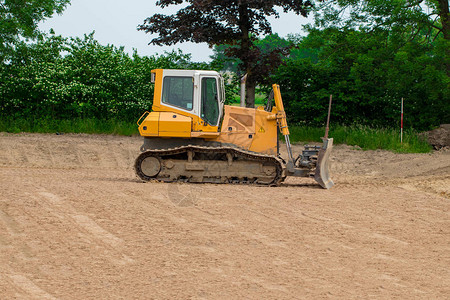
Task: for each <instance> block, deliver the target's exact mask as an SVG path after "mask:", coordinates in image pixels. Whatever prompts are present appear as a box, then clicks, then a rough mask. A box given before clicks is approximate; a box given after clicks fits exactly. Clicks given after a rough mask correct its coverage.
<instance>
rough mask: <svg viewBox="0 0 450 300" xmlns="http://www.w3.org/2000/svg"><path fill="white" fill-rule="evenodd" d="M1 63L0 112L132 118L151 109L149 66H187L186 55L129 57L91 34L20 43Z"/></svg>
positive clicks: (64, 117) (23, 116)
mask: <svg viewBox="0 0 450 300" xmlns="http://www.w3.org/2000/svg"><path fill="white" fill-rule="evenodd" d="M16 49H17V50H16V52H15V54H14V56H13V57H11V61H10V62H9V63H8V64H2V65H0V115H1V116H13V117H15V118H27V119H28V118H29V117H30V116H37V118H41V117H50V118H57V119H73V118H96V119H110V118H116V119H119V120H134V119H135V118H136V117H137V116H138V115H140V114H142V112H143V111H145V110H148V109H149V108H150V107H151V103H152V98H153V85H152V84H151V83H150V76H151V75H150V74H151V70H152V69H153V68H171V69H175V68H189V67H190V66H189V65H188V64H189V59H190V57H189V55H185V54H183V53H181V52H171V53H166V54H165V55H160V56H158V55H156V56H152V57H141V56H139V55H137V53H134V54H133V55H132V56H131V57H130V56H129V55H128V54H126V53H125V52H124V50H123V48H116V47H114V46H111V45H108V46H102V45H100V44H99V43H98V42H97V41H96V40H95V39H94V36H93V33H92V34H90V35H86V36H85V37H84V39H80V38H71V39H66V38H62V37H60V36H54V35H51V36H49V37H45V38H41V39H40V40H39V41H38V42H37V43H36V44H32V45H29V44H27V43H24V42H22V43H19V44H18V45H17V47H16Z"/></svg>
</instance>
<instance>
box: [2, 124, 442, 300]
mask: <svg viewBox="0 0 450 300" xmlns="http://www.w3.org/2000/svg"><path fill="white" fill-rule="evenodd" d="M141 142H142V141H141V138H138V137H114V136H88V135H60V136H57V135H38V134H20V135H10V134H1V133H0V191H1V192H0V299H34V298H38V299H55V298H56V299H88V298H90V299H98V298H103V299H119V298H131V299H152V298H154V299H166V298H178V299H242V298H250V299H263V298H271V299H289V298H297V299H321V298H342V299H354V298H358V299H370V298H377V299H387V298H397V299H449V297H450V152H449V151H442V152H434V153H432V154H406V155H399V154H393V153H390V152H386V151H358V150H354V149H353V148H352V147H348V146H337V147H335V149H334V152H333V154H332V161H333V162H332V177H333V179H334V181H335V182H336V186H335V187H334V188H333V189H331V190H323V189H320V188H318V186H317V185H316V184H315V182H314V181H313V180H311V179H296V178H295V179H288V180H286V182H285V183H284V184H283V185H282V186H280V187H257V186H244V185H210V184H200V185H198V184H197V185H192V184H164V183H142V182H140V181H139V180H138V179H137V178H136V177H135V175H134V171H133V169H132V165H133V162H134V159H135V157H136V156H137V155H138V153H139V146H140V145H141ZM294 150H295V152H298V151H299V150H300V147H299V146H296V147H295V149H294Z"/></svg>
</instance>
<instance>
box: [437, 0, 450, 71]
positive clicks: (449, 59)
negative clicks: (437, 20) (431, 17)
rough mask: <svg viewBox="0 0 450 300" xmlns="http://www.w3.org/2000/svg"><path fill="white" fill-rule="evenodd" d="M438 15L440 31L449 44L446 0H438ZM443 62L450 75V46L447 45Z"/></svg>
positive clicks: (449, 33)
mask: <svg viewBox="0 0 450 300" xmlns="http://www.w3.org/2000/svg"><path fill="white" fill-rule="evenodd" d="M438 9H439V16H440V17H441V23H442V33H443V34H444V39H445V40H446V41H447V45H450V12H449V4H448V0H438ZM445 54H446V58H445V64H446V67H447V76H450V47H447V49H446V51H445Z"/></svg>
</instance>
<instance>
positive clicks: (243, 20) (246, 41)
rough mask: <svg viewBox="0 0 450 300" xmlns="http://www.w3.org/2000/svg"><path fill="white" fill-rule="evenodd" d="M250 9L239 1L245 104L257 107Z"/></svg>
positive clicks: (240, 56)
mask: <svg viewBox="0 0 450 300" xmlns="http://www.w3.org/2000/svg"><path fill="white" fill-rule="evenodd" d="M249 21H250V20H249V11H248V5H246V4H242V3H239V29H240V31H241V34H242V35H241V45H240V46H241V49H240V50H241V51H240V55H239V58H240V59H241V61H242V63H243V66H242V69H243V70H244V72H246V74H247V82H246V88H245V90H246V96H245V98H246V99H245V106H246V107H255V86H256V83H255V81H254V80H253V79H252V72H251V70H252V67H253V66H252V61H251V59H250V57H251V55H250V51H251V48H252V41H251V40H250V36H249V28H250V26H251V24H250V22H249Z"/></svg>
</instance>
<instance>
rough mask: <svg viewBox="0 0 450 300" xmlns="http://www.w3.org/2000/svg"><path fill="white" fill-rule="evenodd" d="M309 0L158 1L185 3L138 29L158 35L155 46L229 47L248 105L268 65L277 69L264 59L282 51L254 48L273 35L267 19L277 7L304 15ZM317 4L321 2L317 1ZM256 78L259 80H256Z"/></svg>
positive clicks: (162, 1)
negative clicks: (257, 41)
mask: <svg viewBox="0 0 450 300" xmlns="http://www.w3.org/2000/svg"><path fill="white" fill-rule="evenodd" d="M311 1H312V0H307V1H303V0H297V1H292V0H266V1H260V0H159V1H158V2H157V3H156V4H157V5H158V6H160V7H162V8H165V7H167V6H170V5H181V4H185V5H186V6H185V7H184V8H181V9H180V10H178V12H177V13H176V14H174V15H169V16H167V15H162V14H155V15H153V16H151V17H149V18H147V19H146V20H145V21H144V24H142V25H140V26H139V27H138V29H139V30H143V31H145V32H146V33H150V34H158V37H156V38H154V39H152V40H151V42H150V43H151V44H155V45H173V44H175V43H180V42H185V41H190V42H194V43H208V45H209V46H211V47H212V46H214V45H222V44H227V45H231V46H232V47H230V48H229V51H227V53H226V54H227V55H228V56H231V57H236V58H238V59H239V60H240V61H241V63H240V65H239V68H240V70H241V72H242V73H247V75H248V76H247V88H246V89H247V93H246V94H247V99H246V103H247V106H249V107H253V106H254V103H255V87H256V84H257V81H258V79H261V77H267V75H268V74H267V73H265V72H266V71H267V66H270V65H271V66H272V67H277V65H276V62H275V63H273V62H272V63H268V61H267V60H270V59H273V58H274V57H279V54H280V53H281V52H282V49H276V50H275V52H273V53H269V54H264V53H262V52H261V51H260V50H259V49H258V47H256V46H255V43H254V42H255V39H256V37H258V36H259V35H261V34H262V35H267V34H271V33H272V28H271V25H270V23H269V21H268V20H267V17H269V16H275V17H279V13H278V12H277V11H276V7H280V8H282V9H283V11H284V12H288V11H293V12H295V13H296V14H301V15H302V16H306V15H307V14H308V12H309V10H310V8H311V7H312V6H313V4H312V2H311ZM319 1H320V0H319ZM258 77H259V78H258Z"/></svg>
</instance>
